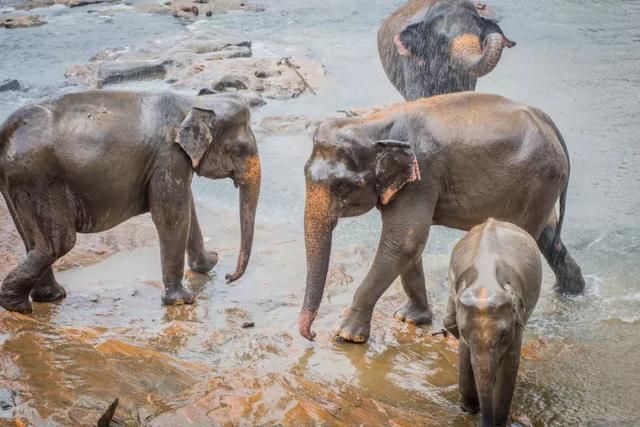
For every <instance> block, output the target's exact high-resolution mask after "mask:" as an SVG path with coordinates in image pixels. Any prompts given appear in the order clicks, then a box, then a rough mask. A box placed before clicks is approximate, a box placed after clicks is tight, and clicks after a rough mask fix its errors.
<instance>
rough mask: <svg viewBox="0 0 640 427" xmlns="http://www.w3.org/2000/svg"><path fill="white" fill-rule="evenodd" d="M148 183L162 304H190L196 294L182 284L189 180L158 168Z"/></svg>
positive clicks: (187, 232) (187, 225)
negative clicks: (157, 254) (157, 243)
mask: <svg viewBox="0 0 640 427" xmlns="http://www.w3.org/2000/svg"><path fill="white" fill-rule="evenodd" d="M157 174H158V176H154V177H152V179H151V183H150V186H149V210H150V211H151V219H152V220H153V223H154V224H155V226H156V230H157V231H158V238H159V240H160V262H161V264H162V282H163V283H164V293H163V295H162V302H163V303H164V304H165V305H180V304H192V303H193V302H194V301H195V296H194V295H193V293H191V292H190V291H189V290H187V289H186V288H185V287H184V286H183V285H182V278H183V275H184V256H185V250H186V248H187V237H188V234H189V222H190V215H184V212H185V211H188V209H189V197H190V193H189V187H188V185H189V184H190V182H185V181H189V180H180V179H175V178H174V177H172V176H170V175H169V174H170V171H166V170H162V171H159V172H158V173H157Z"/></svg>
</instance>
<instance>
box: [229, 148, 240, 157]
mask: <svg viewBox="0 0 640 427" xmlns="http://www.w3.org/2000/svg"><path fill="white" fill-rule="evenodd" d="M242 152H243V150H242V147H241V146H239V145H234V146H233V147H231V155H232V156H233V157H241V156H242Z"/></svg>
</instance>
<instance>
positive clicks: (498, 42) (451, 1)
mask: <svg viewBox="0 0 640 427" xmlns="http://www.w3.org/2000/svg"><path fill="white" fill-rule="evenodd" d="M393 41H394V44H395V48H396V50H397V53H398V54H399V55H401V56H404V57H406V58H407V60H408V61H410V62H412V63H414V64H415V67H414V68H410V69H408V71H405V73H409V74H421V73H428V74H429V75H430V76H431V77H430V79H431V80H430V84H431V85H433V86H434V88H432V89H431V90H429V91H428V92H427V93H426V94H425V93H424V90H423V91H422V92H420V91H418V92H419V93H421V94H420V96H431V95H436V94H441V93H448V92H452V91H460V90H469V89H473V88H475V79H476V78H478V77H481V76H484V75H485V74H487V73H489V72H490V71H491V70H493V68H494V67H495V66H496V65H497V64H498V61H499V60H500V56H501V54H502V50H503V48H504V47H505V46H506V47H513V46H515V42H512V41H510V40H509V39H507V38H506V37H505V36H504V34H503V32H502V30H501V29H500V27H499V26H498V24H497V23H496V21H494V20H491V19H488V18H484V17H482V16H480V15H479V14H478V12H477V10H476V7H475V6H474V5H473V4H472V3H471V2H470V1H468V0H439V1H436V2H434V3H433V4H431V6H427V7H425V8H422V9H420V10H419V11H418V12H417V13H415V14H413V15H412V16H411V17H410V18H409V19H408V20H407V21H406V23H403V25H401V26H400V28H399V30H398V31H397V32H396V33H395V36H394V39H393ZM405 78H408V79H410V80H411V81H412V82H413V83H406V85H409V86H414V85H416V84H417V83H416V82H415V81H413V80H414V79H418V78H419V76H413V77H412V76H405ZM467 81H470V82H472V84H471V83H468V82H467ZM409 89H410V88H409V87H407V90H409ZM414 90H417V89H414ZM405 97H406V95H405ZM414 98H415V97H414V96H411V97H410V99H414Z"/></svg>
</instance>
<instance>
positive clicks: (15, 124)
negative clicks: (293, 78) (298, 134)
mask: <svg viewBox="0 0 640 427" xmlns="http://www.w3.org/2000/svg"><path fill="white" fill-rule="evenodd" d="M194 172H195V173H196V174H197V175H200V176H204V177H208V178H212V179H220V178H231V179H232V180H233V182H234V184H235V185H236V186H237V187H239V188H240V220H241V234H242V236H241V247H240V255H239V257H238V265H237V268H236V271H235V272H234V273H231V274H229V275H227V280H228V281H233V280H235V279H237V278H239V277H240V276H241V275H242V273H243V272H244V270H245V269H246V266H247V263H248V261H249V255H250V253H251V245H252V240H253V228H254V220H255V210H256V205H257V201H258V196H259V188H260V160H259V157H258V149H257V145H256V141H255V137H254V135H253V132H252V131H251V128H250V127H249V110H248V109H247V107H246V106H245V105H244V104H243V103H242V102H240V101H239V100H237V99H236V98H234V97H232V96H217V95H213V96H201V97H183V96H178V95H175V94H172V93H158V94H153V93H136V92H116V91H113V92H110V91H88V92H79V93H73V94H68V95H63V96H61V97H59V98H56V99H52V100H47V101H44V102H41V103H38V104H33V105H29V106H26V107H23V108H21V109H19V110H18V111H16V112H15V113H14V114H13V115H11V116H10V117H9V118H8V119H7V120H6V121H5V123H4V124H3V125H2V128H0V190H1V191H2V194H3V196H4V198H5V201H6V203H7V206H8V208H9V211H10V213H11V216H12V218H13V222H14V224H15V226H16V228H17V230H18V232H19V233H20V236H21V237H22V240H23V241H24V244H25V249H26V253H27V254H26V257H25V258H24V260H23V261H22V262H21V263H20V264H19V265H18V266H17V267H16V268H15V269H14V270H12V271H11V272H10V273H9V274H8V275H7V276H6V277H5V279H4V281H3V283H2V288H1V289H0V305H1V306H2V307H4V308H6V309H7V310H10V311H17V312H22V313H29V312H31V310H32V307H31V302H30V300H29V296H31V298H32V299H33V300H34V301H40V302H49V301H55V300H58V299H60V298H64V296H65V295H66V293H65V290H64V288H62V287H61V286H60V284H58V283H57V281H56V280H55V278H54V276H53V272H52V270H51V265H52V264H53V262H55V260H56V259H58V258H59V257H61V256H63V255H64V254H66V253H67V252H68V251H69V250H71V248H72V247H73V246H74V243H75V239H76V233H77V232H80V233H96V232H100V231H103V230H106V229H109V228H111V227H113V226H115V225H117V224H119V223H121V222H123V221H126V220H127V219H129V218H131V217H133V216H135V215H139V214H142V213H145V212H150V213H151V216H152V219H153V222H154V224H155V226H156V229H157V231H158V236H159V239H160V251H161V260H162V275H163V282H164V285H165V293H164V294H163V298H162V300H163V302H164V303H165V304H189V303H192V302H193V301H194V299H195V297H194V295H193V294H192V293H191V292H190V291H188V290H187V289H186V288H184V287H183V285H182V277H183V272H184V271H183V270H184V257H185V251H186V253H187V255H188V264H189V267H190V268H191V269H192V270H194V271H196V272H198V273H206V272H208V271H210V270H211V269H212V268H213V267H214V265H215V264H216V262H217V259H218V256H217V254H216V253H215V252H210V251H207V250H206V249H205V247H204V243H203V238H202V233H201V231H200V227H199V225H198V219H197V216H196V211H195V206H194V202H193V196H192V193H191V180H192V177H193V173H194Z"/></svg>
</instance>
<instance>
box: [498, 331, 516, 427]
mask: <svg viewBox="0 0 640 427" xmlns="http://www.w3.org/2000/svg"><path fill="white" fill-rule="evenodd" d="M521 345H522V334H521V333H520V332H518V333H517V336H516V338H515V339H514V340H513V342H512V343H511V345H510V346H509V348H508V349H507V351H506V354H505V355H504V356H503V358H502V363H501V364H500V367H499V368H498V372H497V375H496V387H495V391H494V398H495V425H496V426H506V425H507V421H508V419H509V410H510V408H511V400H512V399H513V393H514V391H515V388H516V378H517V377H518V368H519V366H520V347H521Z"/></svg>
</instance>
